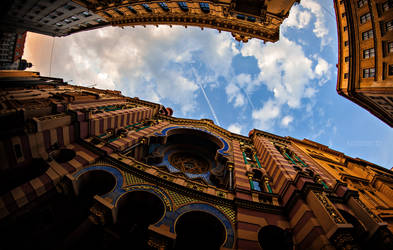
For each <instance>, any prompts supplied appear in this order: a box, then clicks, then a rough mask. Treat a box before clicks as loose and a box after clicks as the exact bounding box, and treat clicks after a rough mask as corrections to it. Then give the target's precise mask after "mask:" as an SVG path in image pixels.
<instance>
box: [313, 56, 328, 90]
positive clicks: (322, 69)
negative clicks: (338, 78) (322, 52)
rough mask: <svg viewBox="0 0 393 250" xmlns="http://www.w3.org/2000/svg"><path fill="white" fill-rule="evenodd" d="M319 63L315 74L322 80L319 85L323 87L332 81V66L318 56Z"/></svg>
mask: <svg viewBox="0 0 393 250" xmlns="http://www.w3.org/2000/svg"><path fill="white" fill-rule="evenodd" d="M317 59H318V63H317V65H316V66H315V74H316V75H317V76H318V78H320V81H319V85H320V86H322V85H323V84H325V83H326V82H327V81H328V80H330V68H331V65H330V64H329V63H328V62H327V61H326V60H325V59H323V58H321V57H319V56H317Z"/></svg>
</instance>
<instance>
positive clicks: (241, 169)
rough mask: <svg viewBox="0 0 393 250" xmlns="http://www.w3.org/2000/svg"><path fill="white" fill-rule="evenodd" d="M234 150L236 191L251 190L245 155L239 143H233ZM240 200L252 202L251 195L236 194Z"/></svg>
mask: <svg viewBox="0 0 393 250" xmlns="http://www.w3.org/2000/svg"><path fill="white" fill-rule="evenodd" d="M232 148H233V164H234V169H233V177H234V187H235V189H242V190H248V191H249V190H251V187H250V182H249V180H248V177H247V175H246V172H247V170H246V164H245V163H244V159H243V153H242V151H241V149H240V142H239V141H232ZM236 196H237V197H238V198H241V199H246V200H252V198H251V194H245V193H238V192H237V194H236Z"/></svg>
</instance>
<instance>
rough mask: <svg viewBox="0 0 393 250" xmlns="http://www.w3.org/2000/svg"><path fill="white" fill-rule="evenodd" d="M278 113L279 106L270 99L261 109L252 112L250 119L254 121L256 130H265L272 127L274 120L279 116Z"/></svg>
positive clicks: (279, 110) (279, 111)
mask: <svg viewBox="0 0 393 250" xmlns="http://www.w3.org/2000/svg"><path fill="white" fill-rule="evenodd" d="M280 113H281V109H280V106H279V105H277V103H276V102H275V101H274V100H271V99H270V100H268V101H267V102H265V103H264V105H263V107H262V108H260V109H258V110H253V111H252V118H253V119H254V121H255V122H254V124H255V126H256V128H258V129H262V130H265V129H270V128H271V127H272V126H273V125H274V123H275V119H276V118H278V117H279V116H280Z"/></svg>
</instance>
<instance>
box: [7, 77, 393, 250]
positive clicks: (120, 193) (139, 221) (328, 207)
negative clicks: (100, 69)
mask: <svg viewBox="0 0 393 250" xmlns="http://www.w3.org/2000/svg"><path fill="white" fill-rule="evenodd" d="M0 84H1V86H2V88H1V89H0V97H1V98H0V126H1V129H0V158H1V161H2V164H1V172H0V185H1V186H0V230H1V231H2V232H3V233H2V239H3V240H2V243H1V244H2V245H1V246H2V249H24V248H27V247H28V248H40V249H86V248H87V249H93V248H94V249H115V248H118V247H122V248H131V249H261V248H262V249H264V250H268V249H370V247H372V248H373V249H392V248H393V237H392V229H393V228H392V226H393V220H392V219H393V173H392V172H391V171H389V170H387V169H385V168H382V167H380V166H377V165H375V164H372V163H369V162H367V161H364V160H361V159H354V158H351V157H348V156H346V155H345V154H343V153H341V152H338V151H335V150H332V149H329V148H328V147H327V146H324V145H321V144H318V143H316V142H312V141H309V140H297V139H294V138H291V137H281V136H277V135H274V134H270V133H267V132H263V131H260V130H256V129H254V130H252V131H250V133H249V136H242V135H238V134H234V133H231V132H229V131H227V130H225V129H223V128H221V127H219V126H217V125H215V124H214V123H213V122H212V121H211V120H207V119H202V120H192V119H182V118H176V117H172V113H173V111H172V110H171V109H170V108H165V107H164V106H162V105H159V104H156V103H151V102H147V101H143V100H140V99H138V98H128V97H125V96H123V95H122V94H121V93H120V92H119V91H110V90H100V89H95V88H87V87H81V86H73V85H69V84H67V83H65V82H63V81H62V79H57V78H48V77H41V76H40V75H39V74H38V73H34V72H23V71H22V72H18V71H3V72H0Z"/></svg>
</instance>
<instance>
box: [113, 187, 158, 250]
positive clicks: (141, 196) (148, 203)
mask: <svg viewBox="0 0 393 250" xmlns="http://www.w3.org/2000/svg"><path fill="white" fill-rule="evenodd" d="M116 206H117V211H118V212H117V220H116V225H115V226H116V228H117V229H116V231H117V232H118V233H119V235H120V242H122V243H120V245H127V242H128V244H129V243H130V242H132V248H133V249H150V247H149V246H148V239H149V229H148V227H149V225H152V224H155V223H157V222H158V221H160V220H161V219H162V218H163V217H164V215H165V211H166V207H165V204H164V202H163V201H162V200H161V199H160V197H158V196H157V195H155V194H153V193H151V192H148V191H142V190H137V191H131V192H127V193H125V194H124V195H122V196H121V197H120V198H119V200H118V202H117V203H116Z"/></svg>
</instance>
